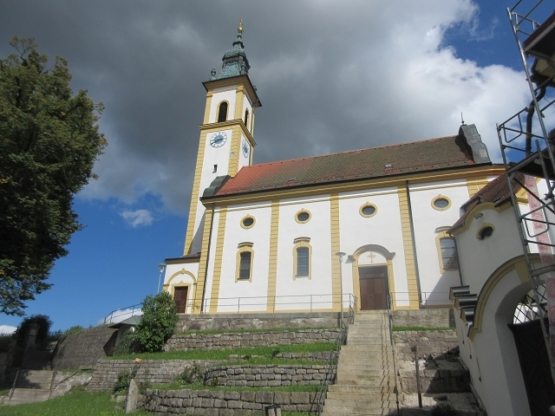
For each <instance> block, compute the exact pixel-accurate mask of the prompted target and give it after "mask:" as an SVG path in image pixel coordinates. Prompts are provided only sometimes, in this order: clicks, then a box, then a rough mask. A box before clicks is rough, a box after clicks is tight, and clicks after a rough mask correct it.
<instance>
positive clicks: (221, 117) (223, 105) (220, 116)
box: [218, 101, 227, 123]
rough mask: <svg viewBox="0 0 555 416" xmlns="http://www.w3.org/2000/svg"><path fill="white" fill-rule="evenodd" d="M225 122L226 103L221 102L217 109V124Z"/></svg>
mask: <svg viewBox="0 0 555 416" xmlns="http://www.w3.org/2000/svg"><path fill="white" fill-rule="evenodd" d="M226 120H227V102H226V101H222V102H221V103H220V108H218V123H221V122H222V121H226Z"/></svg>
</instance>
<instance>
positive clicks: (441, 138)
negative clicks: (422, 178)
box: [243, 135, 457, 168]
mask: <svg viewBox="0 0 555 416" xmlns="http://www.w3.org/2000/svg"><path fill="white" fill-rule="evenodd" d="M454 137H457V135H451V136H443V137H436V138H433V139H426V140H414V141H412V142H404V143H395V144H388V145H385V146H379V147H365V148H362V149H354V150H344V151H342V152H334V153H326V154H324V155H315V156H303V157H296V158H292V159H283V160H274V161H272V162H264V163H256V164H254V165H249V166H243V168H253V167H258V166H269V165H273V164H278V163H286V162H294V161H297V160H307V159H319V158H324V157H330V156H335V155H341V154H348V153H357V152H363V151H366V150H379V149H387V148H394V147H402V146H409V145H412V144H417V143H425V142H434V141H439V140H445V139H452V138H454Z"/></svg>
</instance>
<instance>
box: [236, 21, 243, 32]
mask: <svg viewBox="0 0 555 416" xmlns="http://www.w3.org/2000/svg"><path fill="white" fill-rule="evenodd" d="M237 31H238V32H239V33H243V19H239V29H237Z"/></svg>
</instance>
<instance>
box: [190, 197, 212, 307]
mask: <svg viewBox="0 0 555 416" xmlns="http://www.w3.org/2000/svg"><path fill="white" fill-rule="evenodd" d="M213 214H214V206H213V205H212V206H211V207H210V208H209V209H207V210H206V214H205V215H206V217H205V219H204V230H203V232H202V249H201V255H200V261H199V268H198V278H197V284H196V286H195V294H194V296H193V306H192V307H191V313H193V314H200V312H201V304H202V301H203V299H202V291H203V289H204V282H205V280H206V263H207V261H208V248H209V242H210V229H211V228H212V218H213V216H214V215H213Z"/></svg>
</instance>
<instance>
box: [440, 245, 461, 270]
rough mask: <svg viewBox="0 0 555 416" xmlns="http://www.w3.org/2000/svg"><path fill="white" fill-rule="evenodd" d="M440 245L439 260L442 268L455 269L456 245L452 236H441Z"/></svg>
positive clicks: (457, 259) (457, 262)
mask: <svg viewBox="0 0 555 416" xmlns="http://www.w3.org/2000/svg"><path fill="white" fill-rule="evenodd" d="M439 244H440V245H441V260H442V261H443V268H444V269H457V268H458V267H459V258H458V255H457V245H456V243H455V239H454V238H442V239H441V240H439Z"/></svg>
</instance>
